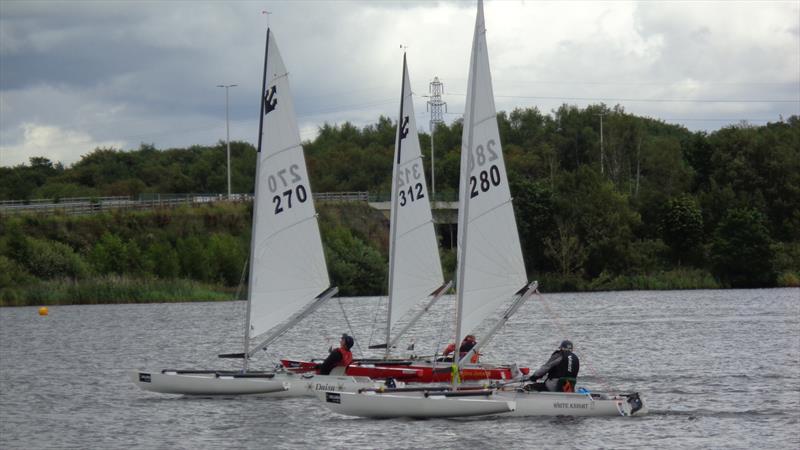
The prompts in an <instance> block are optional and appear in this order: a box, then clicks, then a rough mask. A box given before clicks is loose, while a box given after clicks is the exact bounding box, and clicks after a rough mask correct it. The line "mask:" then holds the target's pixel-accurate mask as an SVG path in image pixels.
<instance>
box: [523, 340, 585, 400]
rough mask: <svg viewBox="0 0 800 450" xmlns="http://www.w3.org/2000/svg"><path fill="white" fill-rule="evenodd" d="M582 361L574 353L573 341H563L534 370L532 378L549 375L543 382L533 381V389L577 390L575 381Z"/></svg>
mask: <svg viewBox="0 0 800 450" xmlns="http://www.w3.org/2000/svg"><path fill="white" fill-rule="evenodd" d="M579 369H580V361H579V360H578V356H577V355H576V354H574V353H572V342H570V341H566V340H565V341H562V342H561V345H560V346H559V347H558V350H556V351H554V352H553V354H552V355H550V359H549V360H548V361H547V362H546V363H545V364H544V365H543V366H542V367H540V368H539V369H537V370H536V371H535V372H533V375H531V377H530V380H531V381H536V380H538V379H539V378H541V377H543V376H545V375H547V379H546V380H545V381H544V382H543V383H533V384H532V385H530V389H531V390H535V391H550V392H575V382H576V381H577V378H578V370H579Z"/></svg>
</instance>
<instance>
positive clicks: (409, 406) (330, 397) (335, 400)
mask: <svg viewBox="0 0 800 450" xmlns="http://www.w3.org/2000/svg"><path fill="white" fill-rule="evenodd" d="M458 225H459V249H458V250H459V254H458V278H457V281H458V283H457V290H458V292H457V301H456V315H455V321H456V326H455V329H456V332H455V342H461V339H462V337H463V336H464V335H466V334H467V333H469V332H470V331H471V330H473V329H474V328H476V327H478V326H479V324H481V323H482V322H483V321H484V320H485V319H487V318H488V317H490V316H491V315H492V314H494V313H495V312H496V311H498V310H500V309H501V307H502V306H503V304H504V303H505V302H508V301H509V299H511V300H510V306H508V307H507V309H506V310H505V311H504V313H503V315H502V318H501V319H500V320H497V322H496V323H495V324H494V326H493V327H492V328H491V329H490V330H489V331H488V332H487V334H486V335H484V336H483V337H482V340H481V343H480V344H479V345H476V346H475V347H474V348H473V349H472V350H471V351H470V353H472V352H475V351H478V350H479V349H480V346H481V345H485V344H486V342H487V341H488V340H489V339H490V338H491V337H492V336H493V335H494V334H495V333H496V332H497V331H498V330H499V329H500V327H502V326H503V325H504V324H505V323H506V322H507V321H508V319H509V318H510V317H511V316H512V315H513V314H514V313H515V312H516V311H517V310H518V309H519V307H520V306H521V305H522V304H523V302H524V301H525V300H526V299H527V298H529V297H530V296H531V295H532V294H533V293H535V292H536V289H537V283H536V282H535V281H534V282H529V281H528V280H527V275H526V272H525V264H524V261H523V258H522V248H521V246H520V241H519V234H518V232H517V226H516V219H515V217H514V210H513V205H512V199H511V192H510V189H509V185H508V177H507V175H506V168H505V162H504V159H503V152H502V146H501V143H500V133H499V130H498V126H497V114H496V110H495V105H494V94H493V92H492V80H491V72H490V69H489V57H488V53H487V45H486V28H485V22H484V15H483V1H482V0H478V12H477V17H476V20H475V30H474V35H473V42H472V53H471V57H470V73H469V82H468V87H467V103H466V111H465V114H464V130H463V135H462V148H461V182H460V189H459V222H458ZM470 353H468V354H467V355H465V356H464V357H462V358H461V359H460V361H457V362H456V361H454V363H453V373H458V372H460V371H461V368H462V366H463V365H464V362H465V361H468V359H469V358H470ZM454 378H455V377H454ZM523 380H524V379H523V378H522V377H520V378H519V379H517V380H512V382H506V383H502V384H496V385H494V386H465V387H459V386H458V385H457V380H455V379H454V383H453V386H452V387H442V386H439V387H428V386H419V387H404V388H398V389H362V390H360V391H359V392H326V393H324V395H323V394H322V393H318V394H317V396H318V397H319V398H320V399H321V400H323V402H324V404H325V405H326V406H328V407H329V408H330V409H331V410H333V411H335V412H338V413H341V414H345V415H353V416H360V417H372V418H391V417H414V418H430V417H460V416H465V415H486V414H504V415H523V416H526V415H590V416H595V415H632V414H643V413H644V412H646V407H644V404H643V402H642V400H641V398H640V397H639V395H638V394H628V395H604V394H603V395H601V394H591V393H563V392H541V393H540V392H530V391H527V390H525V389H524V381H523ZM487 411H488V412H487Z"/></svg>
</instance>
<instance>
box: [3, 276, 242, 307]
mask: <svg viewBox="0 0 800 450" xmlns="http://www.w3.org/2000/svg"><path fill="white" fill-rule="evenodd" d="M235 294H236V292H235V289H231V288H226V287H224V286H219V285H211V284H204V283H199V282H197V281H192V280H182V279H176V280H161V279H157V278H136V277H127V276H99V277H91V278H86V279H83V280H79V281H78V280H73V279H58V280H42V281H39V282H35V283H32V284H29V285H25V286H16V287H6V288H3V289H0V306H40V305H93V304H100V303H162V302H190V301H225V300H232V299H233V298H234V296H235Z"/></svg>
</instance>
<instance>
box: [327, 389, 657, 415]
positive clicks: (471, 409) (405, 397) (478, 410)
mask: <svg viewBox="0 0 800 450" xmlns="http://www.w3.org/2000/svg"><path fill="white" fill-rule="evenodd" d="M492 392H493V394H492V395H481V396H471V397H445V396H443V395H441V394H438V395H437V394H436V393H434V392H429V393H427V394H426V393H425V392H419V391H416V392H391V393H389V392H384V393H377V392H363V393H358V392H325V393H319V394H318V395H317V397H318V398H319V399H320V400H322V401H323V403H324V404H325V406H327V407H328V408H329V409H330V410H331V411H333V412H336V413H339V414H343V415H347V416H358V417H367V418H375V419H387V418H398V417H412V418H435V417H440V418H441V417H467V416H483V415H500V416H513V417H530V416H589V417H601V416H610V417H613V416H632V415H635V416H641V415H644V414H647V406H646V405H645V404H644V402H643V401H640V402H641V403H640V405H639V406H640V408H639V409H636V402H635V401H628V400H629V398H628V397H626V396H604V395H599V394H593V395H591V394H573V393H561V392H527V391H521V392H517V391H492ZM637 399H638V397H637ZM634 409H636V410H635V411H634Z"/></svg>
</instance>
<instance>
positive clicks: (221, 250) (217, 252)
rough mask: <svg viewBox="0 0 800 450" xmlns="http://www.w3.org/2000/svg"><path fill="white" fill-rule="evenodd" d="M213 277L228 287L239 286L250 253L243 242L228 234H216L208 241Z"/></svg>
mask: <svg viewBox="0 0 800 450" xmlns="http://www.w3.org/2000/svg"><path fill="white" fill-rule="evenodd" d="M207 251H208V261H210V264H209V267H210V269H211V277H212V279H213V280H215V281H222V282H223V283H225V285H227V286H237V285H238V284H239V280H241V276H242V269H243V268H244V263H245V261H246V259H247V255H248V254H249V251H246V250H245V247H244V245H243V243H242V241H241V240H239V239H236V238H235V237H233V236H231V235H230V234H227V233H216V234H214V235H212V236H211V239H209V241H208V250H207Z"/></svg>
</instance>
